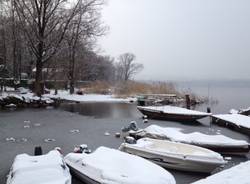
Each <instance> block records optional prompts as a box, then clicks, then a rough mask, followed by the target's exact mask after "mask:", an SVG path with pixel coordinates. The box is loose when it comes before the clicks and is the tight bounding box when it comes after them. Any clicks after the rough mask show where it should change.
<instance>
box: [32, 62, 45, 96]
mask: <svg viewBox="0 0 250 184" xmlns="http://www.w3.org/2000/svg"><path fill="white" fill-rule="evenodd" d="M41 63H42V62H41V61H37V63H36V76H35V84H34V92H35V93H36V95H37V96H39V97H40V96H41V95H42V94H43V90H44V86H43V82H42V68H43V67H42V64H41Z"/></svg>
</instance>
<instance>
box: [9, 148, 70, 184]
mask: <svg viewBox="0 0 250 184" xmlns="http://www.w3.org/2000/svg"><path fill="white" fill-rule="evenodd" d="M7 184H71V175H70V173H69V169H68V167H67V166H66V164H65V163H64V162H63V158H62V156H61V154H60V153H59V152H58V151H56V150H53V151H50V152H49V153H47V154H45V155H40V156H30V155H27V154H20V155H17V156H16V158H15V160H14V163H13V165H12V168H11V172H10V175H9V176H8V180H7Z"/></svg>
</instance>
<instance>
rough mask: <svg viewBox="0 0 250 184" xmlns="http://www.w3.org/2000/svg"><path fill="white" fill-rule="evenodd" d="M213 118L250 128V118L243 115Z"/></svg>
mask: <svg viewBox="0 0 250 184" xmlns="http://www.w3.org/2000/svg"><path fill="white" fill-rule="evenodd" d="M213 117H215V118H218V119H221V120H224V121H228V122H230V123H232V124H235V125H238V126H242V127H246V128H250V117H248V116H245V115H241V114H219V115H213Z"/></svg>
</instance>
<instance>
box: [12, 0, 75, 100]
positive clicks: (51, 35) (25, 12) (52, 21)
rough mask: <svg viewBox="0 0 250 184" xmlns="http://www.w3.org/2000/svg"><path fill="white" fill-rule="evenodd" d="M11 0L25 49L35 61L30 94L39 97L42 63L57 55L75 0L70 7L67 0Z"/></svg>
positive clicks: (72, 12) (41, 91) (73, 14)
mask: <svg viewBox="0 0 250 184" xmlns="http://www.w3.org/2000/svg"><path fill="white" fill-rule="evenodd" d="M13 1H14V5H15V10H16V12H17V15H18V18H19V21H20V23H21V24H22V29H23V33H24V35H25V38H26V40H27V42H28V46H29V48H30V50H31V51H32V53H33V55H34V56H35V58H36V61H35V62H36V74H35V86H34V87H35V88H34V91H35V92H36V94H37V95H38V96H40V95H41V94H42V93H43V87H42V86H43V85H42V84H43V83H42V69H43V67H44V64H45V63H46V62H47V61H49V60H50V59H51V58H52V57H53V56H54V55H55V54H56V53H57V52H58V50H59V48H60V47H59V46H60V44H61V42H62V40H63V38H64V36H65V33H66V31H67V29H68V26H69V24H70V22H71V20H72V19H73V18H74V16H75V13H76V9H77V7H78V5H79V0H78V1H77V2H76V4H74V6H72V7H70V8H69V7H68V6H69V0H68V1H67V0H53V1H52V0H13ZM71 4H72V3H71Z"/></svg>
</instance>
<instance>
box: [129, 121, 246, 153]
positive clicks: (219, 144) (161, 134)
mask: <svg viewBox="0 0 250 184" xmlns="http://www.w3.org/2000/svg"><path fill="white" fill-rule="evenodd" d="M129 135H130V136H132V137H134V138H135V139H140V138H144V137H149V138H154V139H162V140H171V141H175V142H181V143H185V144H191V145H195V146H200V147H203V148H207V149H210V150H213V151H215V152H218V153H221V154H230V155H243V154H247V153H248V152H249V150H250V147H249V143H248V142H247V141H244V140H237V139H232V138H230V137H227V136H224V135H207V134H203V133H200V132H193V133H183V132H182V131H181V129H179V128H170V127H160V126H158V125H150V126H148V127H147V128H145V129H141V130H138V131H131V132H129Z"/></svg>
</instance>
